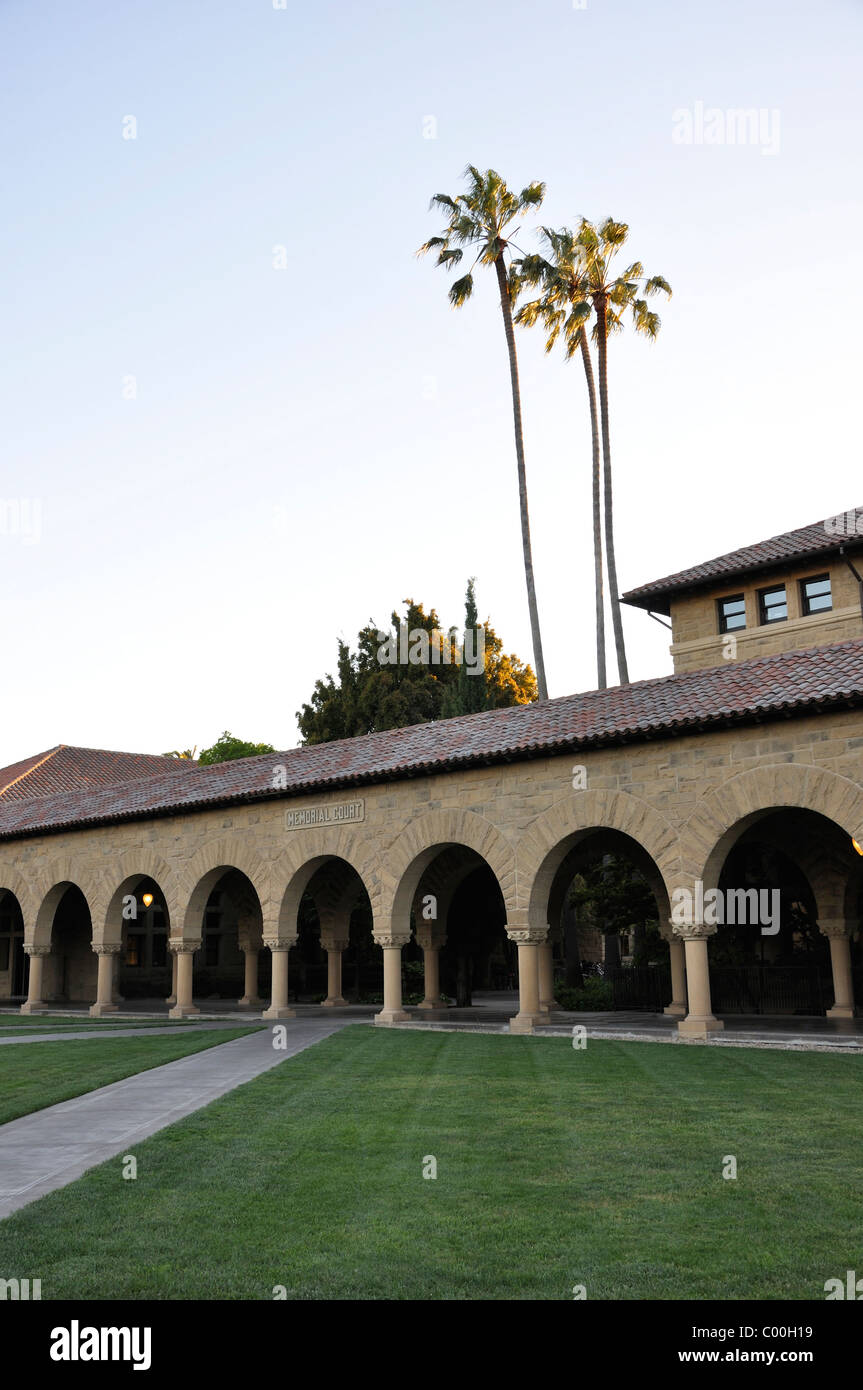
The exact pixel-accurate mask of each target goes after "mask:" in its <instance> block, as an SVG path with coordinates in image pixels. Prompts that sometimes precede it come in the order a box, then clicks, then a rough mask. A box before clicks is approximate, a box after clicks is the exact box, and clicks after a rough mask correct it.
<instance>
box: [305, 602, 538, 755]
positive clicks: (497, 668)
mask: <svg viewBox="0 0 863 1390" xmlns="http://www.w3.org/2000/svg"><path fill="white" fill-rule="evenodd" d="M469 591H470V590H469ZM404 603H405V610H406V611H405V615H404V617H403V618H402V617H401V615H400V614H399V613H397V612H393V614H392V619H391V621H392V629H391V631H390V632H389V633H386V632H383V631H381V630H380V629H379V628H378V627H377V625H376V624H375V623H374V622H372V621H370V622H369V623H368V625H367V626H366V627H364V628H362V629H361V631H360V632H359V633H358V635H357V649H356V651H352V650H351V648H350V647H349V645H348V644H347V643H346V642H343V641H339V645H338V666H337V675H336V678H334V677H333V676H332V675H327V676H325V677H324V678H323V679H321V680H318V681H316V682H315V687H314V690H313V692H312V696H311V699H310V701H309V702H308V703H307V704H304V705H303V708H302V709H301V710H300V711H299V712H298V714H297V721H298V723H299V727H300V734H301V736H302V741H303V743H305V744H312V743H328V742H330V741H332V740H333V739H340V738H354V737H356V736H357V735H360V734H369V733H374V732H380V731H382V730H385V729H399V728H405V727H407V726H409V725H412V724H426V723H429V722H431V721H432V720H437V719H445V718H448V717H449V716H450V715H453V714H461V713H471V712H472V711H473V709H474V708H475V705H474V703H473V702H474V701H475V699H476V697H475V696H474V695H473V694H472V691H473V689H474V687H475V688H476V689H477V690H484V692H485V698H484V704H483V706H482V707H483V708H484V709H503V708H509V707H510V706H512V705H524V704H529V703H530V702H531V701H532V700H535V699H536V678H535V676H534V674H533V671H532V670H531V669H530V667H529V666H526V665H525V664H524V663H523V662H522V661H520V660H519V658H518V657H517V656H514V655H512V654H510V655H507V654H506V653H505V652H504V651H503V643H502V642H501V640H500V638H499V637H498V636H497V634H496V633H495V631H494V629H493V628H492V627H491V625H490V624H489V622H488V620H486V621H485V622H484V623H482V624H481V626H482V630H483V632H484V635H485V651H484V659H485V674H484V676H483V675H473V676H468V675H465V674H463V664H459V663H458V662H457V661H456V649H457V641H456V629H455V628H449V629H447V631H445V632H443V631H441V628H440V622H439V619H438V615H437V613H436V612H435V610H434V609H431V610H430V612H428V613H426V611H425V609H424V608H423V606H422V604H419V603H415V602H414V601H413V599H405V600H404ZM471 612H472V616H471ZM466 621H468V622H469V624H470V625H472V624H473V623H476V605H475V600H474V607H473V609H472V610H471V611H469V613H468V619H466ZM477 626H479V624H477ZM422 633H425V634H427V640H426V639H422V638H421V636H420V637H418V634H422ZM445 655H447V656H448V657H449V660H444V659H443V658H444V656H445ZM393 657H395V658H396V659H395V660H393V659H392V658H393ZM403 657H404V658H406V659H404V660H403V659H402V658H403ZM460 681H466V682H467V684H468V690H467V693H466V698H468V699H469V700H470V701H471V704H470V706H469V708H467V709H465V708H463V706H462V704H461V702H460V700H461V697H460V694H459V683H460Z"/></svg>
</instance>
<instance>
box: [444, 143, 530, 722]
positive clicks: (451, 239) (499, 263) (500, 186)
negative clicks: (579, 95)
mask: <svg viewBox="0 0 863 1390" xmlns="http://www.w3.org/2000/svg"><path fill="white" fill-rule="evenodd" d="M465 177H466V178H467V180H468V191H467V192H466V193H460V194H459V195H458V197H456V198H450V197H449V196H448V195H447V194H446V193H437V194H435V196H434V198H432V200H431V204H430V206H431V207H433V208H441V209H442V210H443V211H444V212H445V213H446V215H447V218H448V220H447V224H446V227H445V228H444V232H443V235H442V236H434V237H431V238H430V239H429V240H428V241H427V242H425V243H424V244H423V245H422V246H421V247H420V249H419V251H418V252H417V254H418V255H423V254H425V253H426V252H427V251H432V250H436V251H437V253H438V258H437V264H438V265H442V266H444V267H445V268H446V269H447V270H453V269H454V267H455V266H457V265H458V264H459V262H460V261H461V260H462V257H463V255H464V251H463V250H462V247H465V246H470V247H472V248H474V249H475V250H476V256H475V259H474V262H473V265H472V266H471V269H470V271H469V272H468V274H467V275H464V276H462V278H461V279H460V280H456V281H454V282H453V284H452V285H451V286H450V291H449V299H450V303H451V304H452V305H453V307H454V308H456V309H460V308H461V307H462V305H463V304H466V303H467V301H468V300H469V299H470V297H471V295H472V293H473V269H474V266H476V265H477V264H479V265H486V266H494V269H495V273H496V275H497V283H498V289H499V290H500V308H501V313H502V314H503V326H504V332H505V334H506V346H507V351H508V353H509V376H510V385H511V387H512V414H513V424H514V427H515V454H516V462H517V465H518V496H519V506H520V509H521V543H522V550H523V552H524V573H525V579H526V581H527V603H528V608H529V610H530V629H531V636H532V638H533V659H534V665H535V667H536V683H537V689H538V692H539V698H540V699H541V700H547V699H548V686H547V685H546V679H545V662H544V661H543V656H542V638H541V636H540V630H539V613H538V610H537V604H536V588H535V585H534V578H533V558H532V555H531V546H530V518H529V516H528V509H527V478H526V474H525V467H524V437H523V432H522V423H521V393H520V391H519V385H518V358H517V356H516V351H515V331H514V329H513V324H512V309H513V302H514V299H515V295H516V293H517V275H516V274H515V272H514V268H513V266H512V252H511V249H510V245H511V238H512V233H510V236H509V238H508V237H507V236H505V235H504V233H505V232H506V230H507V229H508V228H509V227H510V224H511V223H512V222H513V221H514V219H515V218H517V217H520V216H521V215H522V214H523V213H524V212H527V211H528V210H529V209H531V208H535V207H539V205H540V203H541V202H542V200H543V198H544V196H545V184H544V183H538V182H534V183H531V184H528V186H527V188H523V189H522V190H521V192H520V193H511V192H510V191H509V189H508V188H507V186H506V184H505V183H504V181H503V179H502V178H501V176H500V174H498V173H496V172H495V170H494V169H486V171H485V173H484V174H481V173H480V172H479V170H478V169H476V168H474V166H473V165H472V164H469V165H468V166H467V168H466V170H465ZM514 230H515V231H517V230H518V228H515V229H514ZM508 257H509V260H508V259H507V258H508Z"/></svg>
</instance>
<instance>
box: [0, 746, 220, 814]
mask: <svg viewBox="0 0 863 1390" xmlns="http://www.w3.org/2000/svg"><path fill="white" fill-rule="evenodd" d="M194 766H195V764H194V763H192V762H189V761H185V760H183V761H181V760H179V759H177V758H166V757H164V756H162V755H161V754H157V753H113V752H111V751H110V750H108V749H107V748H75V747H73V746H71V745H69V744H66V743H58V744H57V746H56V747H55V748H49V749H48V750H47V751H46V752H44V753H36V754H35V755H34V756H33V757H32V758H25V759H24V760H23V761H22V762H19V763H12V764H11V765H10V766H9V767H4V768H0V798H2V801H0V805H2V804H3V802H6V801H24V800H26V801H29V800H30V799H31V798H32V797H35V796H52V795H54V794H55V793H59V792H78V791H86V790H87V789H88V788H91V787H101V786H105V785H109V784H111V783H114V782H133V781H138V780H140V778H142V777H152V776H153V774H154V773H156V772H168V771H170V772H174V771H176V770H177V769H178V768H179V769H181V770H183V769H189V768H191V767H194Z"/></svg>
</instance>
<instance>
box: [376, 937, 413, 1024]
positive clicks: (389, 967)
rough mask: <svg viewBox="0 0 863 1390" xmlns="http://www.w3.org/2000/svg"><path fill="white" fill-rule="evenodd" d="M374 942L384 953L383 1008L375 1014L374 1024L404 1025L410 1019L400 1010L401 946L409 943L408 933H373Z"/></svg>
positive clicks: (408, 1015)
mask: <svg viewBox="0 0 863 1390" xmlns="http://www.w3.org/2000/svg"><path fill="white" fill-rule="evenodd" d="M374 938H375V941H376V942H377V943H378V945H379V946H381V947H382V948H383V953H384V1006H383V1008H382V1009H381V1011H380V1013H378V1014H375V1023H377V1024H389V1023H404V1022H407V1020H408V1019H409V1018H410V1014H407V1013H405V1011H404V1009H403V1008H402V946H406V945H407V943H408V942H409V941H410V933H409V932H405V933H404V935H401V934H399V935H396V934H395V933H389V934H383V935H379V934H378V933H377V932H375V933H374Z"/></svg>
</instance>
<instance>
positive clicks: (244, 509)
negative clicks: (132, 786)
mask: <svg viewBox="0 0 863 1390" xmlns="http://www.w3.org/2000/svg"><path fill="white" fill-rule="evenodd" d="M861 33H863V7H861V5H860V3H858V0H854V2H853V3H852V2H851V0H820V3H819V4H817V5H813V4H811V3H801V0H773V3H771V2H770V0H725V3H722V4H714V5H704V4H692V3H691V0H654V3H652V4H650V5H645V4H644V3H643V0H587V4H586V6H584V7H583V8H579V7H577V6H575V5H573V3H572V0H533V3H531V4H514V3H507V0H438V3H436V4H434V5H430V4H419V3H408V2H407V0H402V2H401V3H370V4H356V3H348V2H347V0H316V3H315V4H313V5H307V4H300V3H298V0H287V3H286V6H285V8H283V9H281V8H280V9H276V8H274V5H273V0H231V2H230V3H228V0H221V2H219V0H212V3H204V4H202V3H200V0H199V2H198V3H190V0H170V3H168V0H148V3H146V4H143V5H141V4H131V3H129V2H128V0H110V3H109V0H87V3H85V4H83V5H70V4H68V3H57V0H41V3H39V4H38V5H34V4H32V3H27V0H3V3H2V5H0V52H2V55H3V56H2V65H3V83H2V88H0V107H2V120H0V142H2V163H3V170H4V177H3V192H4V195H5V196H4V204H5V209H4V216H3V218H2V220H0V257H2V265H3V272H4V273H3V280H4V287H5V295H4V298H5V304H4V309H3V315H2V321H3V331H4V332H5V335H6V343H5V352H4V370H3V373H2V377H0V380H2V395H3V399H2V422H3V430H2V434H3V446H2V463H0V503H3V504H5V505H4V506H3V507H2V509H0V620H2V633H3V638H2V652H3V682H2V685H3V694H2V702H3V703H2V715H3V717H2V720H0V765H3V764H6V763H9V762H11V761H13V760H15V759H17V758H20V757H24V756H26V755H28V754H30V753H33V752H36V751H38V750H41V749H43V748H47V747H50V746H51V745H53V744H55V743H58V742H63V743H77V744H84V745H90V746H96V747H108V748H119V749H129V750H133V751H147V752H163V751H165V750H166V749H170V748H178V747H179V748H184V747H187V746H192V745H197V746H198V747H199V748H200V747H203V746H206V745H208V744H210V743H212V742H214V741H215V739H216V738H217V737H218V735H219V734H220V732H221V731H222V730H223V729H225V728H229V729H231V730H232V731H233V732H234V733H235V734H237V735H239V736H241V737H244V738H248V739H251V740H255V741H264V740H265V741H268V742H271V743H274V744H275V745H276V746H277V747H279V748H287V747H292V746H293V745H294V744H295V743H297V742H298V738H299V735H298V731H297V726H296V718H295V713H296V711H297V710H298V709H299V707H300V705H301V704H302V703H303V701H304V700H306V699H308V698H309V696H310V694H311V691H312V688H313V685H314V681H315V679H316V678H317V677H318V676H321V675H323V674H324V673H325V672H326V671H327V670H332V669H333V668H334V664H335V654H336V639H337V637H338V636H339V635H341V636H343V637H345V638H347V639H349V640H353V638H354V637H355V635H356V632H357V630H358V628H359V627H361V626H362V625H363V624H364V623H365V622H367V621H368V620H369V619H370V618H371V619H374V620H375V621H376V622H377V623H378V624H379V625H382V626H385V625H387V623H388V620H389V614H390V612H391V611H392V608H393V607H394V605H396V604H399V603H400V602H401V600H402V599H404V598H407V597H411V598H414V599H415V600H417V601H421V602H423V603H424V604H425V605H426V607H430V606H435V607H436V608H437V611H438V614H439V616H440V618H441V620H442V621H443V622H444V623H445V624H447V625H448V624H449V623H457V622H459V621H460V620H461V618H462V615H463V594H464V588H465V582H466V579H467V577H468V576H469V575H475V576H476V578H477V592H478V599H479V607H480V611H481V616H483V617H485V616H488V617H490V619H491V622H492V624H493V626H494V627H495V628H496V630H497V632H498V633H499V635H500V636H501V637H502V638H503V640H504V643H505V646H506V649H507V650H510V651H516V652H517V653H518V654H519V655H520V656H522V657H523V658H525V659H530V658H531V650H530V629H529V624H528V614H527V603H526V598H525V589H524V572H523V566H522V555H521V543H520V533H519V518H518V501H517V488H516V471H515V453H514V447H513V439H512V422H511V414H510V398H509V378H508V370H507V360H506V351H505V344H504V338H503V331H502V326H501V318H500V310H499V307H498V301H497V296H496V290H495V286H494V281H493V275H492V274H491V273H490V272H486V273H485V274H484V275H483V276H481V277H480V279H479V280H478V286H477V293H476V295H475V297H474V300H473V301H472V302H471V303H470V304H469V305H468V306H467V307H466V308H464V309H462V310H460V311H454V310H451V309H450V308H449V306H448V304H447V300H446V292H447V288H448V281H447V277H446V275H445V273H444V272H443V271H442V270H436V269H435V268H434V264H433V261H432V260H431V259H426V260H417V259H416V258H415V256H414V252H415V250H416V248H417V247H418V246H419V245H420V243H421V242H422V241H424V240H425V239H426V238H427V237H428V236H430V235H432V234H433V233H435V232H436V231H438V230H439V219H438V218H437V217H436V215H435V214H433V213H430V212H429V211H428V202H429V198H430V196H431V195H432V194H433V193H435V192H438V191H444V192H449V193H452V194H454V193H457V192H459V191H460V190H461V187H462V182H461V173H462V170H463V168H464V166H465V164H466V163H468V162H471V163H474V164H477V165H479V166H480V167H481V168H486V167H489V166H491V167H494V168H496V169H498V170H499V171H500V172H501V173H502V174H503V176H504V177H505V178H506V179H507V181H508V182H509V183H510V184H511V185H514V186H518V187H521V186H522V185H524V184H526V183H527V182H529V181H530V180H531V179H543V180H544V181H545V182H546V183H547V187H548V191H547V195H546V200H545V204H544V206H543V208H542V210H541V213H540V219H541V220H543V221H546V222H548V223H550V224H553V225H561V224H570V225H571V224H573V223H574V222H575V221H576V219H577V218H578V217H579V216H580V215H581V214H585V215H587V216H589V217H591V218H594V219H596V218H601V217H603V216H605V215H607V214H612V215H614V216H615V217H616V218H618V219H620V220H623V221H626V222H628V223H629V225H630V229H631V230H630V243H629V245H630V247H631V251H632V255H633V257H638V258H639V259H641V260H642V261H643V262H644V264H645V268H646V270H647V271H648V273H661V274H663V275H664V276H666V278H667V279H668V280H669V281H670V282H671V284H672V286H673V289H674V298H673V300H672V301H671V303H670V304H668V305H667V307H666V306H664V305H663V306H662V317H663V325H662V330H661V333H660V336H659V339H658V341H657V342H656V343H655V344H652V345H651V344H648V343H646V342H644V341H641V340H632V339H631V338H630V336H629V335H627V338H626V339H621V340H616V341H615V342H614V343H613V345H612V350H611V362H610V392H611V412H612V417H611V418H612V445H613V456H614V462H615V469H616V520H617V553H618V567H619V573H620V580H621V586H622V588H623V589H626V588H627V587H633V586H635V585H637V584H641V583H644V582H646V581H648V580H650V579H653V578H657V577H659V576H660V575H663V574H666V573H669V572H671V571H673V570H676V569H679V568H682V567H684V566H686V565H688V564H691V563H695V562H697V561H699V560H701V559H706V558H708V557H711V556H714V555H717V554H721V553H722V552H723V551H725V550H728V549H733V548H735V547H737V546H738V545H743V544H746V543H749V542H752V541H755V540H758V539H761V538H763V537H766V536H769V535H773V534H775V533H777V532H779V531H783V530H785V529H787V528H790V527H793V526H797V525H803V524H805V523H807V522H809V521H812V520H815V519H817V518H819V517H822V516H825V515H827V514H832V513H835V512H838V511H840V510H844V509H845V508H847V507H851V506H854V505H860V504H863V488H861V483H860V478H861V468H860V426H859V400H860V367H861V364H860V333H859V324H860V315H861V307H863V306H861V302H860V301H861V297H863V290H861V285H863V281H861V277H860V274H859V268H858V262H859V249H858V246H859V240H860V225H861V208H860V202H861V193H860V188H861V181H860V150H861V147H863V138H861V136H863V130H861V126H863V116H861V99H860V70H861V69H860V64H861ZM699 103H700V104H701V106H700V108H699ZM737 108H753V109H756V110H758V111H759V112H761V113H762V117H761V121H762V124H761V127H760V131H759V133H758V134H755V135H753V137H752V138H750V140H749V141H748V143H744V144H741V143H737V142H735V143H730V141H729V139H728V136H727V129H726V138H725V139H724V141H723V142H721V143H717V142H716V141H715V140H714V141H713V142H712V143H709V142H708V139H707V133H706V128H705V126H704V122H703V120H702V125H701V127H700V128H699V126H698V111H699V109H700V110H701V112H702V116H703V115H704V113H709V112H710V111H711V110H714V111H718V112H719V113H720V115H722V114H723V113H725V112H727V111H729V110H733V109H737ZM681 112H684V113H689V115H691V118H692V122H693V127H692V132H691V134H692V139H691V142H690V143H688V144H687V143H682V142H681V140H680V139H679V138H678V139H675V132H676V133H677V135H678V137H679V136H680V134H681V131H685V125H684V124H683V122H684V121H685V117H681V115H680V113H681ZM675 113H677V114H676V115H675ZM129 117H132V118H134V122H135V126H134V127H133V124H132V122H131V121H130V120H128V119H127V118H129ZM429 118H433V119H432V120H430V119H429ZM132 130H134V133H135V138H134V139H131V138H124V131H125V132H127V133H129V132H131V131H132ZM712 130H713V133H714V135H715V133H716V132H717V131H719V132H720V133H721V122H720V124H719V125H717V123H716V118H715V117H714V118H713V127H712ZM430 135H431V136H433V138H428V137H429V136H430ZM540 219H538V220H540ZM532 236H533V233H532V231H531V229H530V226H529V224H526V225H525V227H524V228H523V230H522V233H521V234H520V237H519V240H520V242H522V241H523V242H527V243H531V239H532ZM274 247H283V248H285V259H286V262H287V268H286V269H277V268H276V267H275V265H274V259H276V257H275V256H274ZM519 347H520V352H521V373H522V390H523V405H524V417H525V441H526V457H527V474H528V489H529V498H530V509H531V520H532V529H533V542H534V558H535V568H536V581H537V591H538V598H539V605H540V616H541V621H542V626H543V635H544V642H545V649H546V664H547V668H548V677H549V686H550V693H551V694H552V695H564V694H568V693H570V692H573V691H576V690H583V689H589V688H592V687H593V686H594V685H595V670H594V645H593V644H594V637H593V626H592V609H593V599H592V588H591V586H592V558H591V515H590V478H589V469H590V451H589V434H588V418H587V408H586V401H585V396H584V389H583V380H582V378H581V376H580V372H579V370H578V369H577V367H576V365H572V366H568V365H566V364H565V363H564V362H563V360H562V358H561V357H559V356H558V355H555V356H554V357H553V358H545V356H544V354H543V351H542V343H541V340H540V337H539V333H538V331H535V336H534V334H530V333H523V334H521V335H520V339H519ZM133 390H134V391H135V393H136V394H135V395H134V398H132V392H133ZM10 504H11V505H10ZM625 626H626V633H627V639H628V645H629V655H630V673H631V675H632V677H633V678H634V679H644V678H647V677H651V676H656V675H664V674H667V673H669V672H670V670H671V660H670V657H669V655H668V637H669V634H668V633H667V632H666V631H665V630H664V629H663V628H661V627H660V626H659V625H658V624H656V623H654V622H653V621H652V620H651V619H650V618H649V617H648V616H647V615H646V614H644V613H642V612H640V611H637V610H633V611H632V612H631V613H627V615H626V617H625ZM609 649H610V652H611V647H610V648H609ZM611 669H612V671H613V669H614V668H613V666H612V668H611Z"/></svg>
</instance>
